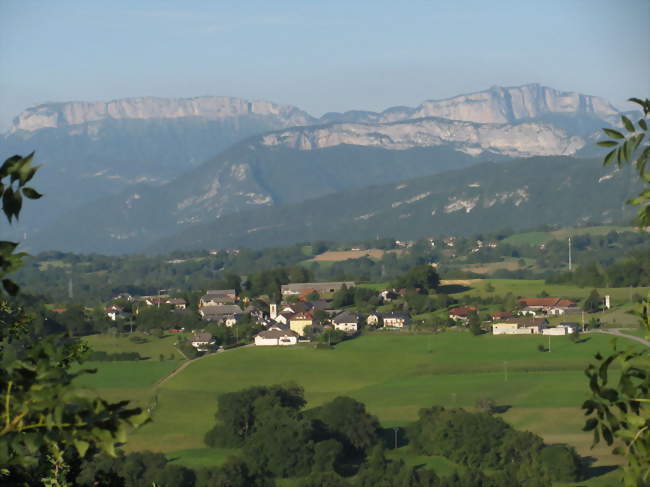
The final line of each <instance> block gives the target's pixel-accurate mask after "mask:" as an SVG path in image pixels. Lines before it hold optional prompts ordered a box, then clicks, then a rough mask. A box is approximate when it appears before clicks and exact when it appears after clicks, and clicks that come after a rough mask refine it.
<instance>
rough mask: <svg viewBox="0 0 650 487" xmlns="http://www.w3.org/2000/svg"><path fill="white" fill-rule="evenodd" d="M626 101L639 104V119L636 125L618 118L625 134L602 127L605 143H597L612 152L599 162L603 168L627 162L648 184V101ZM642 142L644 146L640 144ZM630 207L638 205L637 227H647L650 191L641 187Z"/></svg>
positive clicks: (648, 222)
mask: <svg viewBox="0 0 650 487" xmlns="http://www.w3.org/2000/svg"><path fill="white" fill-rule="evenodd" d="M629 101H631V102H632V103H636V104H637V105H639V106H640V107H641V109H642V111H643V116H642V118H640V119H639V120H638V121H637V122H636V125H635V124H634V122H632V121H631V120H630V119H629V118H628V117H626V116H625V115H622V116H621V122H622V124H623V127H624V128H625V130H626V131H627V133H626V134H623V133H622V132H619V131H618V130H614V129H609V128H604V129H603V132H604V133H605V135H607V136H608V137H610V139H609V140H603V141H601V142H598V145H599V146H601V147H612V148H613V149H612V150H611V151H610V152H609V153H608V154H607V155H606V156H605V158H604V159H603V165H604V166H607V165H609V164H611V163H613V162H616V165H617V166H618V167H621V166H623V165H624V164H628V163H631V164H633V165H634V167H635V169H636V170H637V172H638V173H639V177H640V178H641V180H642V181H643V182H645V183H646V184H647V185H650V174H648V173H647V172H646V166H647V164H648V159H650V144H649V143H648V139H647V136H648V122H647V118H648V116H650V99H647V98H646V99H645V100H641V99H640V98H630V99H629ZM644 141H645V143H643V142H644ZM627 203H628V204H630V205H634V206H640V208H639V212H638V215H637V221H638V223H639V225H641V226H649V225H650V188H645V189H644V190H642V191H641V193H640V194H639V195H638V196H637V197H636V198H632V199H631V200H629V201H628V202H627Z"/></svg>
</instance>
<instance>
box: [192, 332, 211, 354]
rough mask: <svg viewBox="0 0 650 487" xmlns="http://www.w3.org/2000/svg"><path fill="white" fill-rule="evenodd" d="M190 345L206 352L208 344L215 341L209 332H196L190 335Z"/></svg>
mask: <svg viewBox="0 0 650 487" xmlns="http://www.w3.org/2000/svg"><path fill="white" fill-rule="evenodd" d="M191 343H192V346H193V347H194V348H196V349H197V350H198V351H199V352H207V351H208V347H209V346H210V345H214V343H215V341H214V338H212V335H211V334H210V333H196V334H194V335H193V336H192V342H191Z"/></svg>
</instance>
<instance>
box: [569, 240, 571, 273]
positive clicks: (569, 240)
mask: <svg viewBox="0 0 650 487" xmlns="http://www.w3.org/2000/svg"><path fill="white" fill-rule="evenodd" d="M569 272H571V237H569Z"/></svg>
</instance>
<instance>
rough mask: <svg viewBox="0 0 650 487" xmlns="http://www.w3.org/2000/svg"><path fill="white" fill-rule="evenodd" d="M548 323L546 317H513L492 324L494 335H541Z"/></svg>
mask: <svg viewBox="0 0 650 487" xmlns="http://www.w3.org/2000/svg"><path fill="white" fill-rule="evenodd" d="M546 325H548V321H547V320H546V319H545V318H511V319H509V320H503V321H498V322H495V323H494V324H493V325H492V334H493V335H539V334H541V333H542V331H543V329H544V327H545V326H546Z"/></svg>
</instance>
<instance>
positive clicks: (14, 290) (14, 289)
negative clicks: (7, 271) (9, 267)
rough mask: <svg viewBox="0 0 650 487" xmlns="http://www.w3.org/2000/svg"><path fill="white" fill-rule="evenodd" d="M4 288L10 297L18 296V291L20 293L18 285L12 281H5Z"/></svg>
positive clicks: (3, 281)
mask: <svg viewBox="0 0 650 487" xmlns="http://www.w3.org/2000/svg"><path fill="white" fill-rule="evenodd" d="M2 287H4V288H5V291H7V294H9V296H15V295H16V294H18V291H20V287H19V286H18V284H16V283H15V282H13V281H12V280H11V279H3V280H2Z"/></svg>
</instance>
